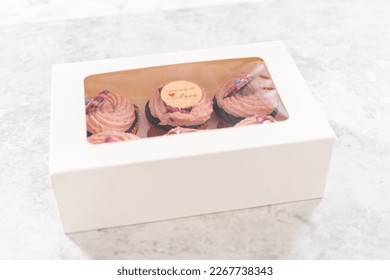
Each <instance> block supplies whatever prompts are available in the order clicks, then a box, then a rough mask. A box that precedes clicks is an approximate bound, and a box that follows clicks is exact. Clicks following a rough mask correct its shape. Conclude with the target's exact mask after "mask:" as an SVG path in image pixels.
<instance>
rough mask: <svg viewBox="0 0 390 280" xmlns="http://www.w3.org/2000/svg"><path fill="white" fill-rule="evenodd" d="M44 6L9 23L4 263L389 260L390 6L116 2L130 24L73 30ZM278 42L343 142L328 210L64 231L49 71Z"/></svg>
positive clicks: (2, 68)
mask: <svg viewBox="0 0 390 280" xmlns="http://www.w3.org/2000/svg"><path fill="white" fill-rule="evenodd" d="M37 2H38V4H36V5H33V6H34V9H36V11H35V12H34V10H31V9H29V10H28V11H27V12H26V13H24V15H25V16H23V15H19V14H17V15H15V16H13V15H14V14H12V11H14V12H15V11H16V13H20V11H18V8H15V7H14V6H12V5H9V6H8V8H9V9H5V10H3V9H2V10H1V12H0V15H2V19H3V21H0V45H1V47H0V62H1V63H0V84H1V87H2V90H1V93H0V97H1V102H0V147H1V155H0V170H1V173H0V258H6V259H89V258H94V259H159V258H161V259H166V258H167V259H173V258H175V259H205V258H207V259H214V258H221V259H252V258H253V259H262V258H266V259H375V258H385V259H389V258H390V203H389V202H390V175H389V171H388V170H389V168H390V132H389V124H390V110H389V109H390V32H389V30H390V17H389V16H388V11H389V10H390V5H389V2H388V1H385V0H377V1H363V0H357V1H352V0H347V1H329V0H320V1H306V0H297V1H287V0H270V1H259V2H256V3H255V2H254V1H250V3H240V4H231V3H232V2H234V1H229V3H230V4H228V5H218V6H201V7H191V8H186V6H185V4H183V5H184V6H182V7H183V8H182V9H177V8H180V5H179V4H177V3H176V6H174V7H173V8H172V9H161V8H160V9H146V10H145V11H141V10H139V11H138V12H133V10H132V8H131V6H130V8H123V7H125V6H126V7H129V5H128V4H125V2H120V1H111V2H108V4H107V3H105V4H104V5H108V6H110V5H111V6H114V4H115V5H116V7H119V8H118V9H117V10H116V11H118V10H119V11H120V12H119V11H118V12H115V11H113V12H111V10H110V13H108V14H107V13H105V12H103V13H100V12H96V13H91V14H83V16H80V17H82V18H76V19H75V18H70V17H69V15H70V14H71V13H70V12H69V9H68V10H67V11H66V9H64V12H63V13H62V15H64V16H61V13H60V15H55V16H51V15H50V14H47V13H48V12H47V11H46V12H44V13H43V12H42V13H43V14H40V12H39V9H40V8H39V7H38V6H39V5H51V4H52V2H53V1H37ZM54 2H55V1H54ZM59 2H62V1H59ZM173 2H175V1H173ZM219 2H221V1H219ZM28 3H29V4H31V1H29V2H28ZM110 3H111V4H110ZM121 3H122V4H121ZM21 5H23V3H22V4H21ZM37 5H38V6H37ZM53 5H54V4H53ZM121 5H122V6H121ZM27 6H28V5H27ZM111 6H110V7H111ZM10 7H11V8H10ZM37 7H38V8H37ZM73 8H74V7H73ZM41 9H42V7H41ZM107 9H109V8H107ZM49 10H50V9H49ZM37 11H38V12H37ZM76 14H77V13H76ZM37 15H38V16H37ZM39 15H41V16H43V17H46V18H44V19H43V20H39V19H38V18H37V17H39ZM84 15H85V16H84ZM101 15H102V17H97V16H101ZM76 17H79V16H76ZM56 18H60V19H61V20H56ZM279 39H282V40H284V41H285V43H286V44H287V47H288V48H289V50H290V51H291V53H292V55H293V57H294V59H295V61H296V63H297V65H298V67H299V69H300V70H301V72H302V74H303V76H304V78H305V79H306V80H307V82H308V84H309V86H310V88H311V90H312V92H313V94H314V95H315V97H316V99H317V100H318V102H319V103H320V105H321V107H322V109H323V111H324V113H325V114H326V116H327V118H328V120H329V121H330V123H331V125H332V127H333V128H334V130H335V132H336V134H337V136H338V141H337V145H336V149H335V153H334V156H333V161H332V164H331V168H330V173H329V179H328V185H327V191H326V197H325V198H324V199H322V200H313V201H304V202H297V203H290V204H284V205H275V206H269V207H262V208H255V209H249V210H242V211H236V212H229V213H221V214H215V215H207V216H201V217H192V218H185V219H178V220H174V221H165V222H158V223H151V224H144V225H136V226H127V227H120V228H113V229H104V230H99V231H92V232H85V233H78V234H72V235H69V236H66V235H64V234H63V233H62V230H61V225H60V221H59V217H58V213H57V208H56V202H55V199H54V195H53V190H52V188H51V186H50V181H49V178H48V148H49V147H48V146H49V140H48V139H49V119H50V79H51V78H50V68H51V65H52V64H54V63H63V62H73V61H86V60H92V59H104V58H112V57H122V56H132V55H140V54H150V53H157V52H168V51H178V50H189V49H197V48H207V47H218V46H224V45H233V44H242V43H252V42H261V41H269V40H279ZM308 117H310V116H308Z"/></svg>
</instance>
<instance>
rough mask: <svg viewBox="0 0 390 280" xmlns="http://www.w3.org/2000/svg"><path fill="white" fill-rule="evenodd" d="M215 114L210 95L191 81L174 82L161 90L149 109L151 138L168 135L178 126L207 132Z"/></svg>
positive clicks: (147, 110)
mask: <svg viewBox="0 0 390 280" xmlns="http://www.w3.org/2000/svg"><path fill="white" fill-rule="evenodd" d="M212 112H213V107H212V102H211V99H210V97H209V96H208V95H207V93H206V92H205V91H204V90H203V89H202V88H201V87H200V86H198V85H197V84H195V83H193V82H190V81H183V80H180V81H173V82H170V83H167V84H165V85H164V86H162V87H160V88H158V90H157V91H156V92H155V93H154V95H153V96H152V97H151V98H150V99H149V101H148V102H147V103H146V106H145V115H146V118H147V120H148V122H149V126H150V129H149V131H148V137H152V136H158V135H163V134H166V133H167V132H168V131H170V130H171V129H174V128H176V127H178V126H180V127H182V128H188V129H206V128H207V121H208V120H209V119H210V117H211V114H212Z"/></svg>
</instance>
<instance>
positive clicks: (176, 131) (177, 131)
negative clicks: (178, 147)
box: [166, 126, 198, 135]
mask: <svg viewBox="0 0 390 280" xmlns="http://www.w3.org/2000/svg"><path fill="white" fill-rule="evenodd" d="M197 131H198V130H197V129H193V128H184V127H181V126H178V127H175V128H172V129H171V130H170V131H168V132H167V134H166V135H174V134H183V133H189V132H197Z"/></svg>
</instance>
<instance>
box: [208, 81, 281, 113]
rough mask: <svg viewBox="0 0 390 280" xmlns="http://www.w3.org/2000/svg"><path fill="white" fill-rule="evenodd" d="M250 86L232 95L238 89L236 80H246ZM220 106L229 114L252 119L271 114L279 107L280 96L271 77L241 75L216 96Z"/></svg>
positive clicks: (229, 82)
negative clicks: (256, 116) (255, 116)
mask: <svg viewBox="0 0 390 280" xmlns="http://www.w3.org/2000/svg"><path fill="white" fill-rule="evenodd" d="M248 76H250V77H251V79H249V82H248V84H247V85H246V86H245V87H243V88H242V90H241V91H239V92H236V93H234V94H231V95H230V96H229V93H231V92H232V90H233V89H235V88H236V85H235V80H237V79H246V77H248ZM216 99H217V103H218V106H219V107H221V108H222V109H223V110H225V111H226V112H227V113H229V114H231V115H234V116H238V117H250V116H253V115H258V114H264V115H267V114H271V113H272V111H273V110H274V109H275V108H276V107H277V106H278V103H279V95H278V92H277V90H276V89H275V85H274V83H273V81H272V80H271V78H270V77H268V76H264V75H256V76H253V75H252V76H251V75H250V74H249V75H248V74H245V75H239V76H236V77H234V78H232V79H230V80H229V81H228V82H227V83H226V84H225V85H224V86H223V88H222V89H221V90H220V91H219V92H218V93H217V94H216Z"/></svg>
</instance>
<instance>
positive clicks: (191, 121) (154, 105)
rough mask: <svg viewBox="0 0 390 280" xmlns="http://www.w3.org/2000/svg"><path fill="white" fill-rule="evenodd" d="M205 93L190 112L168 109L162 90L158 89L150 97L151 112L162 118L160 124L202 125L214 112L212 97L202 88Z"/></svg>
mask: <svg viewBox="0 0 390 280" xmlns="http://www.w3.org/2000/svg"><path fill="white" fill-rule="evenodd" d="M202 92H203V95H202V99H201V100H200V101H199V103H197V104H195V105H194V106H192V108H191V111H190V112H185V113H183V112H181V111H179V110H178V111H176V112H172V111H171V110H167V107H166V105H165V103H164V101H163V100H162V99H161V95H160V92H159V91H158V90H157V91H156V92H155V93H154V95H153V96H152V97H151V98H150V99H149V107H150V112H151V113H152V115H153V116H154V117H157V118H158V119H160V123H159V124H160V125H171V126H189V125H200V124H203V123H205V122H207V121H208V120H209V119H210V116H211V113H212V112H213V106H212V103H211V98H210V97H209V96H208V95H207V93H206V92H205V91H204V90H203V89H202Z"/></svg>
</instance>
